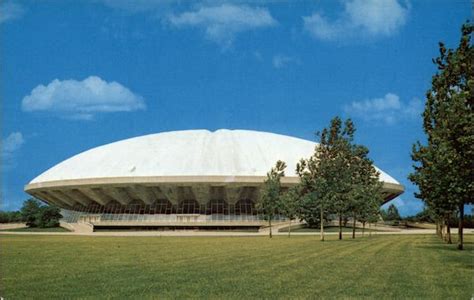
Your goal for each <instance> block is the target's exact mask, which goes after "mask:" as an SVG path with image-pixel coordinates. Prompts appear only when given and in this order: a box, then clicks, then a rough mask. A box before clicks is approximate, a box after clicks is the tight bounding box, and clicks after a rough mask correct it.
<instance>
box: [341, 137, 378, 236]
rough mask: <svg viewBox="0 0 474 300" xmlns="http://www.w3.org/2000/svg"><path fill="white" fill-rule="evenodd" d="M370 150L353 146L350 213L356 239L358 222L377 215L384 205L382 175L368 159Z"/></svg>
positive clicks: (360, 146) (363, 222) (353, 234)
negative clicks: (382, 204) (380, 176)
mask: <svg viewBox="0 0 474 300" xmlns="http://www.w3.org/2000/svg"><path fill="white" fill-rule="evenodd" d="M368 154H369V149H367V148H366V147H365V146H362V145H353V146H352V161H351V166H352V177H351V179H352V191H351V197H350V202H349V211H350V212H351V214H352V222H353V223H352V238H355V232H356V221H357V220H358V219H359V221H361V222H362V224H363V230H364V229H365V223H366V222H367V221H368V219H369V218H370V217H371V216H372V215H374V214H376V213H377V212H378V210H379V207H380V205H381V203H382V200H383V197H382V183H381V182H380V180H379V175H380V173H379V172H378V171H377V170H376V169H375V167H374V165H373V162H372V160H370V159H369V158H368Z"/></svg>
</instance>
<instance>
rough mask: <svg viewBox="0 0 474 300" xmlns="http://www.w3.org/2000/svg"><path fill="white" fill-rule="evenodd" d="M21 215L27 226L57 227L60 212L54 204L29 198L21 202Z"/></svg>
mask: <svg viewBox="0 0 474 300" xmlns="http://www.w3.org/2000/svg"><path fill="white" fill-rule="evenodd" d="M21 215H22V218H23V220H24V221H25V222H26V225H27V226H29V227H40V228H47V227H57V226H59V219H60V218H61V214H60V211H59V208H57V207H55V206H49V205H43V204H42V203H41V202H40V201H39V200H37V199H33V198H32V199H29V200H26V201H25V202H24V203H23V207H22V208H21Z"/></svg>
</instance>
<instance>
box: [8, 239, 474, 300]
mask: <svg viewBox="0 0 474 300" xmlns="http://www.w3.org/2000/svg"><path fill="white" fill-rule="evenodd" d="M335 238H336V236H330V235H328V236H327V241H326V242H325V243H318V242H315V240H314V236H297V237H293V238H291V239H288V238H284V237H280V236H277V237H275V238H273V239H271V240H270V239H268V238H262V237H237V236H232V237H218V238H216V237H188V238H182V237H161V238H157V237H139V236H137V237H133V238H132V237H101V236H94V237H88V236H64V235H62V236H52V235H48V236H45V235H42V236H39V235H36V236H25V235H16V236H12V235H8V236H7V235H0V245H1V251H0V262H1V267H2V268H1V276H0V295H2V297H4V298H5V299H97V298H105V299H119V298H120V299H189V298H192V299H315V298H318V299H470V297H472V274H473V268H474V243H473V242H474V236H473V235H468V236H467V237H466V239H467V242H468V243H466V248H467V250H468V251H465V252H456V251H452V250H453V249H452V247H449V246H447V245H444V244H442V243H441V242H440V241H439V240H438V239H436V237H434V236H433V235H372V237H371V238H369V237H366V238H360V239H357V240H347V241H343V242H336V241H335Z"/></svg>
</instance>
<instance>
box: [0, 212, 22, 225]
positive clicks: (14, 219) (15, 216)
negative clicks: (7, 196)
mask: <svg viewBox="0 0 474 300" xmlns="http://www.w3.org/2000/svg"><path fill="white" fill-rule="evenodd" d="M21 222H23V216H22V215H21V212H19V211H0V223H21Z"/></svg>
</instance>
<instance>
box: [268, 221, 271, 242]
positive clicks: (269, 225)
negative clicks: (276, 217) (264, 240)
mask: <svg viewBox="0 0 474 300" xmlns="http://www.w3.org/2000/svg"><path fill="white" fill-rule="evenodd" d="M268 227H270V238H272V219H271V218H268Z"/></svg>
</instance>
